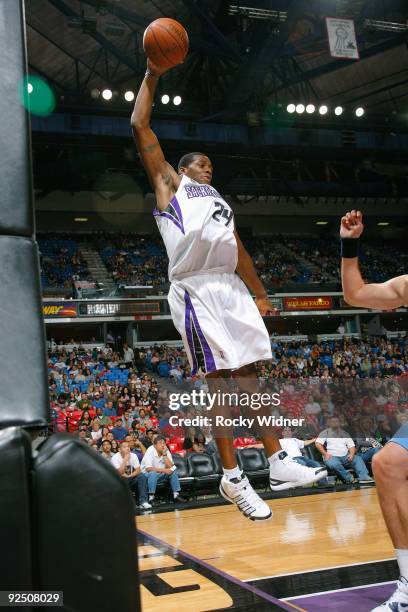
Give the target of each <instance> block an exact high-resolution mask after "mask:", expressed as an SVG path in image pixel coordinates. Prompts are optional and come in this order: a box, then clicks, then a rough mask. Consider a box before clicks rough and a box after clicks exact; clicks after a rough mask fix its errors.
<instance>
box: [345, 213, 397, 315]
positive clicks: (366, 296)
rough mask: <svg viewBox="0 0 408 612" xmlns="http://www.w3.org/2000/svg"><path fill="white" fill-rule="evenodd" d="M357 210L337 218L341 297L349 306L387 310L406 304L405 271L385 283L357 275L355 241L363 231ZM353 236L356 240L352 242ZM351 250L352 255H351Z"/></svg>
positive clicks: (361, 220)
mask: <svg viewBox="0 0 408 612" xmlns="http://www.w3.org/2000/svg"><path fill="white" fill-rule="evenodd" d="M363 229H364V226H363V218H362V214H361V212H360V211H355V210H352V211H351V212H349V213H347V214H346V215H345V216H344V217H343V218H342V220H341V225H340V237H341V239H342V241H343V243H348V244H345V245H344V244H343V253H342V254H343V257H342V259H341V280H342V285H343V293H344V299H345V300H346V302H347V303H348V304H350V305H351V306H362V307H365V308H379V309H382V310H388V309H393V308H398V307H399V306H404V305H405V304H408V275H407V274H404V275H403V276H396V277H395V278H392V279H390V280H388V281H386V282H385V283H368V284H367V283H365V282H364V279H363V277H362V276H361V272H360V267H359V262H358V252H357V241H358V238H359V237H360V236H361V234H362V232H363ZM354 240H356V243H355V244H354ZM354 250H355V252H356V256H355V257H353V255H354Z"/></svg>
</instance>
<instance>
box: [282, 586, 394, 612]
mask: <svg viewBox="0 0 408 612" xmlns="http://www.w3.org/2000/svg"><path fill="white" fill-rule="evenodd" d="M395 584H396V583H395V582H392V583H390V584H374V585H371V586H367V587H357V588H353V589H344V590H341V591H334V592H333V593H322V594H321V595H313V596H312V597H310V596H307V595H306V596H304V597H299V598H296V599H291V602H293V603H294V604H295V605H297V606H301V607H302V608H303V609H305V610H307V612H327V610H330V612H350V610H352V612H371V610H372V609H373V608H375V607H376V606H378V605H379V604H380V603H382V602H383V601H386V600H387V599H388V598H389V597H390V595H391V594H392V593H393V592H394V590H395Z"/></svg>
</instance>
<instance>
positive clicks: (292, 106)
mask: <svg viewBox="0 0 408 612" xmlns="http://www.w3.org/2000/svg"><path fill="white" fill-rule="evenodd" d="M286 110H287V112H288V113H290V114H292V113H294V112H295V110H296V105H295V104H288V105H287V107H286Z"/></svg>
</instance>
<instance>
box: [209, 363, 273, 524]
mask: <svg viewBox="0 0 408 612" xmlns="http://www.w3.org/2000/svg"><path fill="white" fill-rule="evenodd" d="M229 376H230V372H229V371H228V370H219V371H217V372H212V373H211V374H207V383H208V388H209V392H210V393H214V394H218V393H219V394H220V395H217V397H222V394H223V393H228V392H229V391H230V388H229V386H228V382H227V378H228V377H229ZM216 415H221V416H224V417H225V418H229V417H230V416H231V412H230V406H229V404H227V403H224V402H222V401H221V402H219V403H218V404H217V403H216V404H215V405H214V406H213V409H212V418H213V423H214V419H215V416H216ZM213 434H214V437H215V441H216V443H217V447H218V451H219V453H220V458H221V463H222V466H223V472H224V475H223V477H222V479H221V483H220V493H221V495H222V496H223V497H224V499H226V500H227V501H229V502H231V503H233V504H236V506H237V507H238V509H239V510H240V511H241V512H242V514H244V516H246V517H247V518H249V519H251V520H252V521H262V520H266V519H269V518H271V516H272V511H271V509H270V508H269V506H268V504H266V503H265V502H264V501H263V499H261V498H260V497H259V495H258V494H257V493H256V491H254V489H253V488H252V486H251V484H250V482H249V480H248V478H247V476H246V475H245V474H244V473H243V472H242V471H241V469H240V468H239V466H238V463H237V458H236V454H235V449H234V444H233V430H232V427H226V426H223V427H216V426H214V425H213Z"/></svg>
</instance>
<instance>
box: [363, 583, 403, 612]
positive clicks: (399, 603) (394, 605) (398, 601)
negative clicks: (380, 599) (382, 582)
mask: <svg viewBox="0 0 408 612" xmlns="http://www.w3.org/2000/svg"><path fill="white" fill-rule="evenodd" d="M371 612H408V580H405V578H403V577H402V576H401V577H400V579H399V580H398V582H397V588H396V590H395V591H394V593H393V594H392V595H391V597H390V598H389V599H387V601H384V603H383V604H381V605H380V606H377V607H376V608H374V609H373V610H371Z"/></svg>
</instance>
